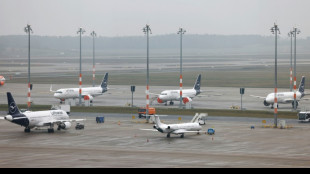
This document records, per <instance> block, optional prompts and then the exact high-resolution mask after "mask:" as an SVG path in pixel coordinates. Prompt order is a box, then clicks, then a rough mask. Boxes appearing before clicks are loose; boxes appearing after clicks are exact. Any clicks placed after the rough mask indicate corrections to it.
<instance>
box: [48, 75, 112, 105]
mask: <svg viewBox="0 0 310 174" xmlns="http://www.w3.org/2000/svg"><path fill="white" fill-rule="evenodd" d="M108 76H109V74H108V73H106V74H105V76H104V78H103V80H102V83H101V85H100V86H98V87H89V88H82V97H83V98H85V97H88V98H89V100H90V102H91V103H92V102H93V99H94V97H97V96H99V95H102V94H103V93H105V92H107V91H108ZM79 90H80V89H79V88H66V89H59V90H57V91H53V90H52V86H51V89H50V91H51V92H53V93H54V97H55V98H57V99H59V100H60V103H63V102H64V101H65V100H66V99H77V98H79Z"/></svg>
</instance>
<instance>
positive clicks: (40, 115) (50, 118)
mask: <svg viewBox="0 0 310 174" xmlns="http://www.w3.org/2000/svg"><path fill="white" fill-rule="evenodd" d="M7 98H8V106H9V115H7V116H5V117H0V119H1V120H7V121H9V122H12V123H15V124H17V125H20V126H23V127H25V132H26V133H29V132H30V130H31V129H33V128H38V127H49V128H48V133H54V125H57V126H58V129H57V130H61V129H64V130H67V129H70V127H71V125H72V124H71V123H72V122H78V121H84V119H75V120H71V119H69V116H68V115H67V113H66V112H65V111H63V110H49V111H37V112H31V111H26V112H24V113H22V112H20V110H19V109H18V107H17V105H16V103H15V101H14V98H13V96H12V94H11V93H10V92H8V93H7Z"/></svg>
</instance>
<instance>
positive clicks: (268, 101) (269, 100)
mask: <svg viewBox="0 0 310 174" xmlns="http://www.w3.org/2000/svg"><path fill="white" fill-rule="evenodd" d="M305 82H306V77H304V76H303V77H302V79H301V81H300V85H299V89H298V91H297V93H296V100H297V103H296V106H298V104H299V101H300V100H302V98H303V97H304V96H306V94H305ZM251 96H252V97H256V98H260V99H264V105H265V106H270V105H271V108H273V107H274V106H273V105H274V96H275V95H274V93H270V94H268V96H267V97H260V96H253V95H251ZM277 98H278V104H279V103H280V104H292V106H293V108H294V92H282V93H278V94H277Z"/></svg>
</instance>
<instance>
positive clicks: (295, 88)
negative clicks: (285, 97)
mask: <svg viewBox="0 0 310 174" xmlns="http://www.w3.org/2000/svg"><path fill="white" fill-rule="evenodd" d="M300 33H301V31H300V30H299V29H298V28H296V27H294V28H293V35H294V37H295V39H294V40H295V44H294V110H295V111H296V110H297V70H296V68H297V67H296V63H297V60H296V59H297V51H296V50H297V47H296V45H297V44H296V42H297V34H300Z"/></svg>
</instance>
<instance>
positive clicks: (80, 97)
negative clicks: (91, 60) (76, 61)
mask: <svg viewBox="0 0 310 174" xmlns="http://www.w3.org/2000/svg"><path fill="white" fill-rule="evenodd" d="M85 32H86V31H85V30H84V29H83V28H82V27H81V28H80V29H79V30H78V31H77V34H79V35H80V76H79V88H80V89H79V105H80V106H82V34H84V33H85Z"/></svg>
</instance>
